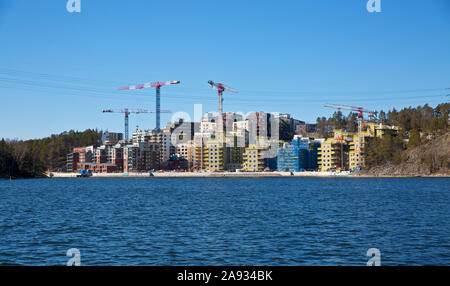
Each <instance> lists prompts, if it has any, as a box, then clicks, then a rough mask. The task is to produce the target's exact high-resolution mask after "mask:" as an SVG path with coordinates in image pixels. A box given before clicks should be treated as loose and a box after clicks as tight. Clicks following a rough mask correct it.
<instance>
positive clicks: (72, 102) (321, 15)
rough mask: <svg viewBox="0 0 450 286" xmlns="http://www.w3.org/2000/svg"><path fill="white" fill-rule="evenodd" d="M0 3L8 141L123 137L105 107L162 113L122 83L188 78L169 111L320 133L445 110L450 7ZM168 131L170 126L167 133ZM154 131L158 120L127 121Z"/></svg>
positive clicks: (437, 1)
mask: <svg viewBox="0 0 450 286" xmlns="http://www.w3.org/2000/svg"><path fill="white" fill-rule="evenodd" d="M66 2H67V1H66V0H58V1H55V0H40V1H25V0H1V1H0V99H1V107H2V108H1V113H0V114H1V115H0V116H1V124H0V138H1V137H6V138H22V139H28V138H40V137H45V136H48V135H50V134H52V133H60V132H63V131H65V130H70V129H75V130H84V129H87V128H99V129H103V130H106V129H108V130H110V131H120V132H122V131H123V117H122V116H121V114H102V113H101V112H100V111H101V110H102V109H105V108H114V109H121V108H125V107H128V108H147V109H150V110H153V109H154V106H155V105H154V90H152V89H146V90H142V91H135V92H119V91H117V88H118V87H120V86H124V85H132V84H138V83H142V82H149V81H155V80H161V81H166V80H181V82H182V84H181V85H179V86H170V87H165V88H163V89H162V109H170V110H172V111H185V112H188V113H190V114H191V115H192V113H193V105H194V104H196V103H202V104H203V111H205V112H206V111H215V110H217V95H216V92H215V91H213V90H211V89H210V88H209V86H208V85H207V83H206V82H207V81H208V80H210V79H211V80H214V81H217V82H222V83H225V84H227V85H229V86H231V87H234V88H236V89H238V90H239V94H237V95H230V94H225V103H224V110H225V111H235V112H237V111H240V112H243V113H247V112H249V111H267V112H281V113H290V114H292V115H293V116H294V117H296V118H298V119H301V120H305V121H308V122H315V120H316V118H317V117H318V116H328V115H330V114H332V113H333V110H332V109H327V108H324V107H323V104H324V103H338V104H346V105H353V106H363V107H366V108H368V109H377V110H379V109H384V110H387V109H391V108H392V107H396V108H402V107H407V106H410V105H411V106H417V105H422V104H425V103H428V104H430V105H432V106H434V105H436V104H438V103H441V102H445V101H448V98H449V97H446V96H445V94H448V93H450V92H448V91H447V92H446V91H445V88H449V87H450V1H449V0H382V1H381V3H382V12H381V13H368V12H367V10H366V2H367V0H341V1H336V0H315V1H311V0H308V1H306V0H304V1H301V0H293V1H287V0H285V1H275V0H273V1H268V0H259V1H254V0H239V1H234V0H233V1H232V0H227V1H224V0H222V1H214V0H209V1H197V0H192V1H185V0H179V1H149V0H141V1H138V0H133V1H119V0H117V1H93V0H81V3H82V11H81V13H73V14H70V13H68V12H67V11H66ZM168 120H170V115H163V116H162V122H163V123H164V124H165V123H166V122H167V121H168ZM137 124H138V125H139V126H140V127H141V128H153V127H154V116H153V115H138V116H132V117H131V118H130V129H131V130H133V129H134V128H135V126H136V125H137Z"/></svg>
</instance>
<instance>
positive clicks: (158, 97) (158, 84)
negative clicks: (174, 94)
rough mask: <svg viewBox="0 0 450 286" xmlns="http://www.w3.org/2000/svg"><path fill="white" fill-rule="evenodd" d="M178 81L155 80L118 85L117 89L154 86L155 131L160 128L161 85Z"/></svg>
mask: <svg viewBox="0 0 450 286" xmlns="http://www.w3.org/2000/svg"><path fill="white" fill-rule="evenodd" d="M179 83H180V81H179V80H173V81H157V82H149V83H144V84H138V85H132V86H125V87H120V88H119V90H134V89H143V88H150V87H154V88H156V110H155V112H154V113H156V127H155V131H156V132H159V131H160V130H161V87H162V86H165V85H171V84H179Z"/></svg>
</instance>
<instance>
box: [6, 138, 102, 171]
mask: <svg viewBox="0 0 450 286" xmlns="http://www.w3.org/2000/svg"><path fill="white" fill-rule="evenodd" d="M101 136H102V132H101V131H98V130H91V129H88V130H86V131H83V132H80V131H73V130H71V131H69V132H64V133H61V134H59V135H52V136H50V137H47V138H44V139H36V140H27V141H18V140H5V139H2V140H1V141H0V176H3V177H7V178H9V176H11V177H13V178H17V177H25V178H26V177H38V176H42V174H43V173H44V172H45V171H46V170H51V171H61V170H64V168H65V164H66V156H67V154H68V153H70V152H71V150H72V149H73V148H74V147H80V146H89V145H95V144H99V143H100V141H101Z"/></svg>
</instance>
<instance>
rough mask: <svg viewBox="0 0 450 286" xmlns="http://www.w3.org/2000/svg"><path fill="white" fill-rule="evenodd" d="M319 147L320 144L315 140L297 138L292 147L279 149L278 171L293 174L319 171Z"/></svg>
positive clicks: (286, 146)
mask: <svg viewBox="0 0 450 286" xmlns="http://www.w3.org/2000/svg"><path fill="white" fill-rule="evenodd" d="M319 147H320V142H318V141H315V140H314V139H311V138H306V137H301V136H295V137H294V139H293V140H292V142H291V144H290V145H285V146H284V147H283V148H280V149H278V159H277V167H278V170H279V171H291V172H301V171H314V170H317V168H318V165H317V152H318V148H319Z"/></svg>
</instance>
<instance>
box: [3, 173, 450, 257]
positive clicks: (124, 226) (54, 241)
mask: <svg viewBox="0 0 450 286" xmlns="http://www.w3.org/2000/svg"><path fill="white" fill-rule="evenodd" d="M449 185H450V179H445V178H433V179H425V178H408V179H403V178H399V179H365V178H337V179H328V178H261V179H247V178H242V179H229V178H227V179H221V178H211V179H204V178H198V179H196V178H191V179H155V178H147V179H129V178H124V179H93V178H88V179H53V180H18V181H12V182H10V181H0V264H2V265H9V264H20V265H65V264H66V262H67V260H68V259H69V258H68V257H66V251H67V250H68V249H70V248H78V249H79V250H80V252H81V264H82V265H365V264H366V262H367V260H368V259H369V258H368V257H366V252H367V250H368V249H369V248H378V249H380V251H381V263H382V265H430V264H431V265H449V264H450V243H449V238H450V214H449V213H450V189H449Z"/></svg>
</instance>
